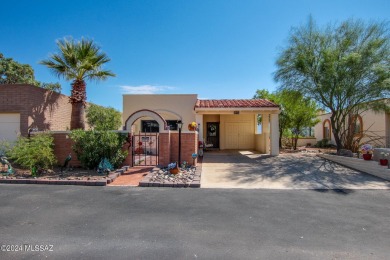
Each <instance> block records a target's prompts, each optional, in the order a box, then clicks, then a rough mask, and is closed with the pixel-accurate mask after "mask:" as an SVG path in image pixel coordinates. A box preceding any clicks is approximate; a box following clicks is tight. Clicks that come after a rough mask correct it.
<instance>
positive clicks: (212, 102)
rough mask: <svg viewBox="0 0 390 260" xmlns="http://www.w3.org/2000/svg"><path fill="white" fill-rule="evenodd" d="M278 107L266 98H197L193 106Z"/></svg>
mask: <svg viewBox="0 0 390 260" xmlns="http://www.w3.org/2000/svg"><path fill="white" fill-rule="evenodd" d="M260 107H279V106H278V105H276V104H275V103H273V102H271V101H269V100H267V99H198V100H197V101H196V104H195V108H260Z"/></svg>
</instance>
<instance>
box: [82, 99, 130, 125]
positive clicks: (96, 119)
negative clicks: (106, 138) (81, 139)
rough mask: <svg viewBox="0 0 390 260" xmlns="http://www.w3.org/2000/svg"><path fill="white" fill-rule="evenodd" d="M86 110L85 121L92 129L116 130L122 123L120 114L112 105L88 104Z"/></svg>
mask: <svg viewBox="0 0 390 260" xmlns="http://www.w3.org/2000/svg"><path fill="white" fill-rule="evenodd" d="M86 112H87V122H88V124H89V126H90V127H91V128H93V129H94V130H97V131H104V130H117V129H119V128H120V127H121V125H122V114H121V113H120V112H119V111H118V110H116V109H114V108H112V107H102V106H98V105H94V104H90V106H89V107H88V108H87V111H86Z"/></svg>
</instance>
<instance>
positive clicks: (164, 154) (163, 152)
mask: <svg viewBox="0 0 390 260" xmlns="http://www.w3.org/2000/svg"><path fill="white" fill-rule="evenodd" d="M170 138H171V135H170V134H169V133H160V134H159V136H158V163H159V164H160V165H162V166H164V167H166V166H167V165H168V164H169V163H170V162H171V153H170V150H171V139H170Z"/></svg>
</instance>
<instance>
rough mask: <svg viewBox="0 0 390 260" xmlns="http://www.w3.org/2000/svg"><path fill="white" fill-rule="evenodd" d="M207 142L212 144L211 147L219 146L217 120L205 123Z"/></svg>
mask: <svg viewBox="0 0 390 260" xmlns="http://www.w3.org/2000/svg"><path fill="white" fill-rule="evenodd" d="M206 143H207V144H213V147H212V148H219V122H208V123H207V139H206Z"/></svg>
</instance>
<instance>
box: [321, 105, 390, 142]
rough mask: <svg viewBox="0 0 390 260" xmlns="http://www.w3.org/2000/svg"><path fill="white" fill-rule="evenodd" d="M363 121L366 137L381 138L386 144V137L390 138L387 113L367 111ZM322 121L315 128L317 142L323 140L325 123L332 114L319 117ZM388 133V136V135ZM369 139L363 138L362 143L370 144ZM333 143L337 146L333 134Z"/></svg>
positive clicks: (389, 118) (363, 114)
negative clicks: (389, 136)
mask: <svg viewBox="0 0 390 260" xmlns="http://www.w3.org/2000/svg"><path fill="white" fill-rule="evenodd" d="M361 116H362V120H363V131H364V132H365V134H366V135H370V136H377V137H381V138H380V140H379V142H380V143H383V146H385V144H386V135H387V136H388V135H389V134H388V133H389V132H390V130H389V129H388V128H389V127H387V125H390V122H389V120H390V117H389V116H387V117H386V114H385V113H383V112H382V113H375V112H373V111H371V110H370V111H366V112H364V113H362V114H361ZM318 118H319V119H320V120H321V121H320V122H319V123H318V124H317V125H315V127H314V135H315V138H316V140H317V141H320V140H322V139H323V123H324V121H325V120H326V119H329V120H330V114H329V113H328V114H323V115H320V116H319V117H318ZM386 133H387V134H386ZM368 141H369V138H363V139H362V141H361V143H365V142H368ZM331 142H332V143H333V144H335V141H334V137H333V134H331Z"/></svg>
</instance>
